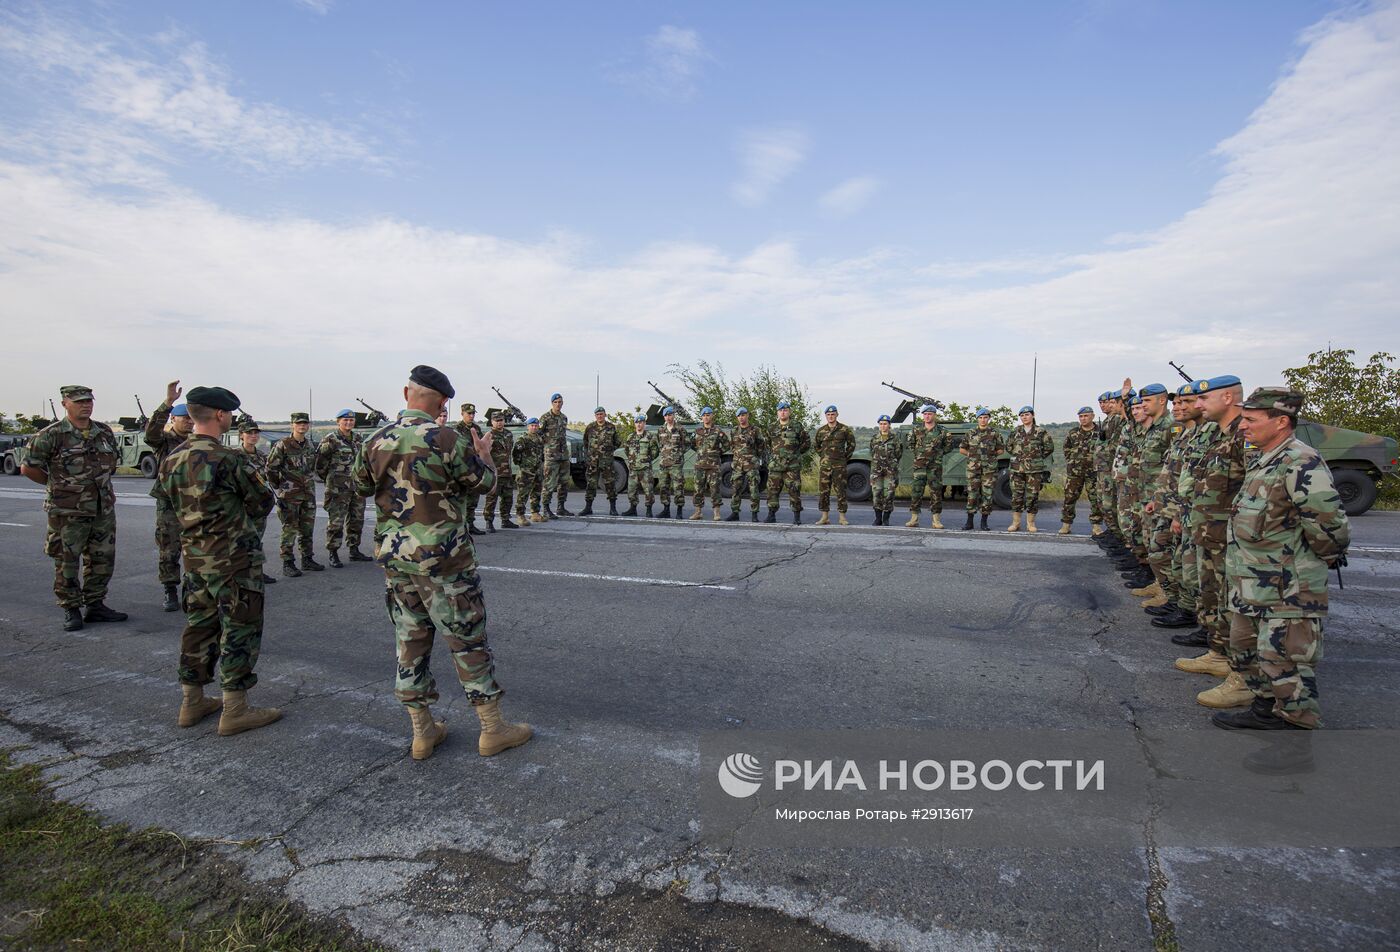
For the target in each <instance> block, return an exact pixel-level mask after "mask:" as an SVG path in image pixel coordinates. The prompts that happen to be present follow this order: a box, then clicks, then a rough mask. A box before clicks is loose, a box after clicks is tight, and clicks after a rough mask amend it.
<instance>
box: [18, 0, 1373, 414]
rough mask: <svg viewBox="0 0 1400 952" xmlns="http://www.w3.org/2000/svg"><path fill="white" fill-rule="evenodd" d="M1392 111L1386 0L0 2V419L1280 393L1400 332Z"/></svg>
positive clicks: (864, 406) (854, 410)
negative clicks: (202, 407) (365, 408)
mask: <svg viewBox="0 0 1400 952" xmlns="http://www.w3.org/2000/svg"><path fill="white" fill-rule="evenodd" d="M1397 103H1400V4H1397V3H1393V2H1392V3H1361V4H1351V3H1348V4H1344V5H1339V4H1333V3H1323V2H1317V0H1310V2H1304V0H1268V2H1263V0H1260V2H1242V3H1229V4H1222V3H1218V2H1215V0H1200V2H1190V0H1187V2H1172V3H1166V2H1162V0H1081V2H1064V3H1057V4H1051V3H1041V2H1023V3H1016V2H1000V3H993V4H967V3H951V2H950V3H924V2H908V3H862V4H854V3H851V4H819V5H812V4H804V3H796V2H793V3H786V2H773V3H765V4H742V5H741V4H702V3H685V2H665V3H657V4H635V3H595V4H578V3H565V2H557V3H553V2H543V3H537V4H487V3H480V4H459V3H446V2H443V3H416V4H412V3H403V4H400V3H393V4H389V3H377V2H369V0H360V2H352V0H300V2H297V0H249V2H246V3H236V4H233V3H204V4H191V3H187V2H158V0H157V2H149V0H143V2H140V3H137V2H123V0H108V2H102V3H96V4H91V5H88V4H81V3H74V4H68V3H63V2H45V3H43V4H35V5H32V6H26V5H25V4H23V3H18V4H16V3H8V4H5V5H4V7H3V9H0V325H2V326H3V335H2V336H0V342H2V343H0V347H3V351H4V353H5V355H6V358H7V359H6V360H5V361H4V363H3V365H0V366H3V372H0V410H4V411H6V412H10V413H13V412H17V411H18V412H34V411H36V410H38V409H39V408H40V406H41V401H42V400H43V399H45V398H47V397H48V396H50V395H53V396H56V395H57V388H58V386H59V385H61V384H65V383H70V382H78V383H85V384H88V385H90V386H92V387H94V388H95V389H96V390H97V393H98V398H99V415H106V416H110V417H115V416H117V415H119V414H125V413H130V412H134V410H135V401H134V400H133V398H132V394H133V393H137V392H139V393H140V394H141V395H142V398H143V399H145V400H147V406H148V407H149V406H151V405H152V404H153V403H154V402H156V401H157V400H158V399H159V396H160V394H161V393H162V391H163V388H164V382H165V381H166V380H168V379H171V378H174V377H179V378H182V379H183V380H184V381H185V383H186V385H187V386H189V385H196V384H206V385H208V384H219V385H224V386H228V387H230V388H231V389H233V390H235V391H236V392H237V393H238V394H239V395H240V396H242V397H243V399H244V403H245V405H247V406H248V408H249V409H250V410H251V411H252V412H253V413H255V414H256V415H258V416H262V417H266V418H269V419H273V418H279V417H281V418H285V416H286V413H287V412H288V411H290V410H292V409H301V408H303V407H304V406H305V405H306V402H307V394H308V391H310V392H312V393H313V394H314V410H315V411H316V412H317V415H318V416H322V415H328V413H327V412H328V411H332V410H334V409H336V408H339V407H340V406H343V405H346V404H349V403H350V402H351V399H352V398H353V397H355V396H363V397H365V398H366V399H368V400H370V402H371V403H375V404H377V405H380V406H381V407H382V408H383V409H390V410H392V409H393V408H395V407H396V406H397V405H398V400H397V394H398V390H399V387H400V386H401V384H402V382H403V380H404V378H405V377H406V374H407V370H408V368H409V367H411V366H412V365H413V364H415V363H420V362H426V363H432V364H435V365H436V366H438V367H440V368H441V369H443V370H444V371H445V372H447V373H448V374H449V375H450V376H451V377H452V379H453V381H454V383H455V384H456V385H457V388H458V391H459V395H460V396H461V397H462V398H464V399H475V400H477V401H478V402H481V403H485V402H488V401H489V400H490V399H491V398H492V397H493V395H492V394H491V393H490V391H489V389H488V387H489V386H490V385H492V384H495V385H497V386H499V387H501V388H502V389H503V390H504V391H505V392H506V393H507V394H508V395H510V396H511V397H512V398H513V399H514V400H515V402H516V403H518V404H521V405H522V406H523V407H524V408H525V409H527V410H529V411H531V412H535V411H538V410H542V409H543V408H544V407H545V403H546V400H547V397H548V394H549V392H550V391H551V390H555V389H558V390H561V391H563V392H564V394H565V396H566V398H567V399H568V405H567V406H566V410H570V411H572V415H573V416H575V417H578V416H582V415H586V411H588V410H591V409H592V406H593V403H594V387H595V377H597V378H600V379H601V395H602V399H603V401H604V402H605V403H607V404H608V405H609V406H627V407H630V406H632V405H635V404H637V403H639V402H641V403H647V402H650V396H649V393H648V392H647V391H646V390H645V384H644V382H645V381H646V380H647V379H648V378H650V379H653V380H656V379H662V380H666V379H667V378H666V376H665V375H666V368H667V366H668V365H669V364H671V363H673V362H680V363H689V362H694V361H697V360H700V359H708V360H710V361H712V362H719V363H722V364H723V365H724V366H725V367H726V368H727V369H728V370H729V371H730V372H732V373H742V372H745V371H747V370H750V369H752V368H753V367H754V366H756V365H757V364H760V363H769V364H772V365H774V366H776V367H777V368H778V369H779V370H780V371H782V372H784V373H789V374H793V375H795V376H797V377H798V378H800V379H802V380H804V381H806V382H807V383H808V385H809V387H810V389H811V392H812V395H813V397H814V398H816V399H818V400H820V401H823V402H825V401H835V402H837V403H839V404H840V405H841V406H842V409H843V416H844V417H845V418H846V419H847V420H848V421H851V422H857V423H869V422H871V421H873V419H874V417H875V416H876V415H877V414H878V413H880V412H882V411H885V410H888V409H889V408H890V407H891V403H892V400H891V396H890V395H889V394H888V391H885V390H884V389H883V388H881V387H880V386H879V383H880V381H881V380H894V381H895V382H897V383H899V384H901V385H902V386H906V387H909V388H910V389H915V390H920V391H924V392H928V393H931V394H933V395H935V396H938V397H940V398H942V399H945V400H959V401H962V402H989V403H993V404H1000V403H1008V404H1011V405H1013V406H1016V405H1019V404H1021V403H1023V402H1026V401H1028V400H1029V399H1030V396H1031V376H1032V363H1033V360H1034V358H1035V355H1037V354H1038V355H1039V380H1038V393H1037V402H1038V404H1039V407H1040V411H1041V413H1040V415H1041V418H1042V419H1045V420H1065V419H1069V418H1070V417H1071V416H1072V414H1073V412H1074V410H1075V409H1076V408H1077V407H1078V406H1079V405H1080V404H1082V403H1085V402H1088V401H1089V400H1090V399H1091V398H1092V397H1093V396H1095V395H1096V394H1097V393H1099V392H1100V391H1102V390H1104V389H1106V388H1107V387H1108V386H1110V385H1112V384H1114V383H1116V382H1118V381H1120V380H1121V379H1122V378H1123V376H1125V375H1131V376H1132V377H1133V379H1134V380H1135V381H1136V382H1139V383H1144V382H1149V381H1151V380H1162V381H1164V382H1170V380H1171V379H1172V376H1173V374H1172V371H1171V370H1170V368H1168V367H1167V363H1166V362H1167V361H1168V360H1169V359H1176V360H1178V361H1182V362H1184V363H1185V365H1186V367H1187V368H1188V369H1189V370H1191V371H1192V373H1194V374H1196V375H1209V374H1216V373H1224V372H1234V373H1238V374H1240V375H1241V376H1242V377H1244V378H1245V380H1246V383H1247V384H1253V383H1270V382H1275V381H1277V380H1279V379H1280V374H1279V372H1280V370H1281V368H1283V367H1287V366H1292V365H1295V364H1297V363H1301V362H1302V361H1303V360H1304V359H1305V356H1306V354H1307V353H1308V352H1309V351H1310V350H1314V349H1318V348H1322V347H1326V346H1327V345H1328V343H1329V341H1330V342H1331V344H1332V345H1333V346H1336V347H1353V348H1356V349H1357V350H1358V351H1361V352H1364V353H1369V352H1371V351H1372V350H1378V349H1390V350H1400V334H1397V332H1396V331H1395V329H1394V328H1395V327H1396V326H1397V323H1400V322H1398V321H1397V316H1400V304H1397V302H1400V265H1398V264H1397V263H1400V214H1397V211H1396V209H1400V106H1397V105H1396V104H1397ZM668 382H669V381H668ZM663 386H665V384H664V383H663ZM678 389H679V388H678Z"/></svg>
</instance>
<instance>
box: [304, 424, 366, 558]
mask: <svg viewBox="0 0 1400 952" xmlns="http://www.w3.org/2000/svg"><path fill="white" fill-rule="evenodd" d="M363 442H364V441H363V440H361V439H360V438H359V437H358V436H356V435H355V413H354V411H353V410H341V411H340V412H339V413H337V414H336V415H335V429H334V430H332V431H331V432H330V434H329V435H328V436H327V437H326V438H325V439H323V440H322V441H321V444H320V445H319V446H317V447H316V475H317V476H319V477H320V478H321V482H323V483H325V484H326V495H325V499H324V500H322V503H321V504H322V505H323V506H324V507H325V510H326V519H327V523H326V551H327V552H328V553H329V554H330V558H329V561H330V564H331V566H332V567H333V568H337V569H342V568H344V567H345V563H344V562H342V561H340V545H341V542H343V541H347V542H348V543H349V545H350V561H352V562H369V561H372V560H371V559H370V558H369V556H367V555H365V554H364V553H363V552H361V551H360V535H361V534H362V533H363V532H364V531H365V501H364V500H363V499H361V498H360V497H359V496H356V495H355V487H354V486H353V485H352V481H351V478H350V467H351V465H352V464H353V463H354V462H355V454H357V453H358V452H359V451H360V446H361V444H362V443H363Z"/></svg>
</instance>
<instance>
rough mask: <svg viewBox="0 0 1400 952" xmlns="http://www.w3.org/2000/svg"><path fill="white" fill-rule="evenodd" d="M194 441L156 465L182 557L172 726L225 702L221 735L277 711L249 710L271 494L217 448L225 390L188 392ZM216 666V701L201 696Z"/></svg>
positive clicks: (272, 717) (229, 410)
mask: <svg viewBox="0 0 1400 952" xmlns="http://www.w3.org/2000/svg"><path fill="white" fill-rule="evenodd" d="M188 406H189V411H190V416H191V417H192V418H193V420H194V435H193V436H191V437H190V438H189V439H188V440H186V441H185V442H184V443H182V444H181V445H180V446H179V447H178V448H177V449H176V450H175V452H173V453H171V454H170V456H169V457H168V458H167V459H166V460H165V462H164V463H162V464H161V466H160V472H159V474H158V475H157V476H156V485H155V489H154V493H155V496H156V498H157V499H159V500H161V501H162V503H163V504H164V505H166V506H168V507H169V508H170V511H171V512H173V513H175V516H176V518H178V519H179V521H180V546H181V549H182V550H183V553H184V556H185V578H184V581H185V630H184V631H183V632H182V633H181V634H180V667H179V678H180V690H181V692H182V693H183V695H184V698H183V700H182V701H181V704H180V713H179V719H178V723H179V725H180V726H181V727H193V726H194V725H196V724H198V723H199V722H200V721H201V720H203V719H204V718H205V717H207V716H208V715H210V714H212V713H214V712H215V711H217V710H219V707H220V705H221V704H222V706H223V713H222V714H221V715H220V716H219V734H220V735H221V736H223V737H228V736H230V735H232V734H241V733H242V732H243V731H250V730H255V729H257V728H259V727H266V726H267V725H268V724H271V723H272V722H273V721H276V720H277V719H278V718H280V717H281V716H282V712H281V711H279V710H278V709H277V708H275V707H264V708H257V707H249V706H248V691H249V690H250V689H251V688H252V687H253V685H255V684H257V683H258V676H257V675H256V674H254V673H253V668H254V667H255V666H256V665H257V663H258V652H259V651H260V649H261V647H262V631H263V582H262V575H263V572H262V560H263V554H262V539H261V538H260V537H259V536H258V534H257V522H258V519H259V518H262V519H266V518H267V514H268V513H269V512H270V511H271V510H272V490H270V489H268V488H267V484H266V483H265V482H263V480H262V477H260V476H259V475H258V474H257V471H256V470H254V469H253V467H251V466H249V465H248V464H247V461H246V460H244V459H243V458H242V457H243V455H244V454H243V453H241V452H240V451H239V450H236V449H234V448H232V447H228V446H224V444H223V435H224V434H225V433H227V432H228V431H229V427H231V426H232V425H233V411H234V410H237V409H238V398H237V397H236V396H234V395H233V394H232V393H230V392H229V391H227V390H225V389H224V388H223V387H195V388H194V389H192V390H191V391H190V396H189V405H188ZM215 664H217V665H218V666H219V685H220V687H222V688H223V695H224V696H223V700H222V701H218V700H215V699H213V698H206V697H205V696H204V685H206V684H208V683H209V682H211V681H213V680H214V665H215Z"/></svg>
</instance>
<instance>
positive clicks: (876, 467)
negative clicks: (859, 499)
mask: <svg viewBox="0 0 1400 952" xmlns="http://www.w3.org/2000/svg"><path fill="white" fill-rule="evenodd" d="M903 458H904V441H903V440H901V439H900V438H899V434H898V433H895V432H894V431H893V430H891V431H890V432H889V433H879V432H877V433H876V434H875V435H874V436H872V437H871V438H870V489H871V494H872V496H873V498H874V501H875V511H876V512H891V511H893V510H894V492H895V489H897V488H898V487H899V461H900V460H902V459H903Z"/></svg>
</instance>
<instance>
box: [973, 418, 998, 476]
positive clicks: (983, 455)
mask: <svg viewBox="0 0 1400 952" xmlns="http://www.w3.org/2000/svg"><path fill="white" fill-rule="evenodd" d="M963 449H965V450H967V471H968V473H969V474H971V473H980V472H981V471H982V468H983V467H984V466H985V467H987V468H989V469H996V468H997V459H998V458H999V457H1000V456H1001V454H1002V453H1004V452H1005V451H1006V444H1005V443H1004V442H1003V441H1002V438H1001V434H1000V433H999V432H997V431H996V430H995V429H993V428H992V427H990V426H989V427H987V428H986V429H985V430H984V429H982V428H981V427H978V428H977V429H975V430H973V431H972V432H971V433H969V434H967V440H966V442H964V443H963Z"/></svg>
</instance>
